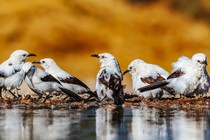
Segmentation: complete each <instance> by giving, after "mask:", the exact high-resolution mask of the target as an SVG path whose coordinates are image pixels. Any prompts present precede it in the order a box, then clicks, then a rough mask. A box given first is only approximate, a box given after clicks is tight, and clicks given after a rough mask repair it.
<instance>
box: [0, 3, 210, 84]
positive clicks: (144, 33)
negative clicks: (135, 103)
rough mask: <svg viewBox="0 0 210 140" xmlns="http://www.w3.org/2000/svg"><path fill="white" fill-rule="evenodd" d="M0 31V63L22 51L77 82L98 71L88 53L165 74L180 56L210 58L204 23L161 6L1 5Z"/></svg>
mask: <svg viewBox="0 0 210 140" xmlns="http://www.w3.org/2000/svg"><path fill="white" fill-rule="evenodd" d="M0 27H1V29H0V46H1V50H2V51H1V58H0V61H1V62H2V61H3V60H5V59H6V58H7V57H8V55H9V54H10V53H11V52H12V51H13V50H15V49H25V50H28V51H31V52H34V53H36V54H38V57H37V59H41V58H44V57H52V58H54V59H56V61H57V62H58V63H59V64H60V66H61V67H63V68H64V69H66V70H67V71H69V72H70V73H72V74H73V75H76V76H77V77H79V78H81V79H82V80H83V79H89V78H95V75H96V73H97V71H98V69H99V62H98V60H95V59H94V58H91V57H90V54H93V53H101V52H110V53H112V54H114V55H115V56H116V57H117V59H118V60H119V62H120V64H121V67H122V70H125V69H126V67H127V65H128V64H129V63H130V62H131V61H132V60H133V59H135V58H141V59H144V60H145V61H148V62H150V63H156V64H159V65H161V66H162V67H164V68H166V69H167V70H169V71H170V70H171V65H170V63H171V62H172V61H176V59H177V58H178V57H179V56H182V55H187V56H192V55H193V54H194V53H196V52H203V53H206V54H207V56H210V49H209V47H210V41H209V37H210V27H209V24H208V23H206V22H204V21H201V20H199V21H198V20H195V19H194V18H191V17H190V16H188V15H183V14H182V13H181V12H177V11H176V10H172V9H170V8H169V6H168V5H167V4H165V3H163V2H162V1H161V2H157V3H155V4H149V5H139V6H132V5H129V4H128V3H125V2H124V1H123V0H119V1H113V0H102V1H98V0H85V1H77V0H71V1H68V0H45V1H43V0H36V1H29V0H19V1H16V0H8V1H0ZM208 69H209V68H208ZM209 70H210V69H209ZM129 78H130V77H129ZM93 83H94V81H93Z"/></svg>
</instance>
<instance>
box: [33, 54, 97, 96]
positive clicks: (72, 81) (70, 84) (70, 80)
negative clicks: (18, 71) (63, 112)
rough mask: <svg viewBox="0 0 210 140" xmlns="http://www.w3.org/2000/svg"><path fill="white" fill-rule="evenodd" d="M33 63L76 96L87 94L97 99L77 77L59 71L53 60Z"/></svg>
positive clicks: (45, 59) (48, 59) (61, 70)
mask: <svg viewBox="0 0 210 140" xmlns="http://www.w3.org/2000/svg"><path fill="white" fill-rule="evenodd" d="M33 63H34V64H35V63H36V64H40V65H41V66H42V67H43V68H44V70H45V72H47V73H49V74H51V75H52V76H53V77H55V78H56V79H57V80H58V81H59V82H60V83H61V84H62V85H63V87H65V88H66V89H68V90H71V91H72V92H74V93H76V94H84V93H88V94H89V95H90V96H93V97H95V98H96V99H97V94H96V93H93V92H92V91H91V90H90V88H89V87H88V86H87V85H86V84H84V83H83V82H82V81H81V80H79V79H78V78H77V77H75V76H73V75H71V74H69V73H67V72H66V71H64V70H63V69H61V68H60V67H59V66H58V65H57V64H56V62H55V61H54V60H53V59H51V58H44V59H41V60H37V61H34V62H33Z"/></svg>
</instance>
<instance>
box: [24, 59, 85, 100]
mask: <svg viewBox="0 0 210 140" xmlns="http://www.w3.org/2000/svg"><path fill="white" fill-rule="evenodd" d="M23 71H24V72H25V82H26V84H27V85H28V87H29V88H30V89H31V90H32V91H34V92H35V93H36V94H37V95H38V96H39V97H38V100H39V99H40V98H41V97H42V95H47V96H46V98H45V100H44V102H45V101H46V100H47V99H48V98H49V97H50V95H51V94H52V93H53V92H59V93H61V92H64V93H65V94H67V95H68V96H69V97H70V98H71V99H73V100H74V101H83V98H82V97H80V96H78V95H77V94H75V93H74V92H72V91H70V90H68V89H66V88H64V87H63V86H62V85H61V83H60V82H59V81H58V80H57V79H56V78H54V77H53V76H52V75H51V74H49V73H47V72H45V71H43V70H41V69H39V68H37V67H35V66H34V65H33V64H32V63H31V62H26V63H25V64H24V65H23ZM38 100H37V101H38Z"/></svg>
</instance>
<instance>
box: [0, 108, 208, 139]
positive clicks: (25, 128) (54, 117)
mask: <svg viewBox="0 0 210 140" xmlns="http://www.w3.org/2000/svg"><path fill="white" fill-rule="evenodd" d="M206 112H207V111H206V110H188V111H183V110H177V109H172V110H156V109H151V108H150V109H149V108H138V109H123V108H121V107H117V108H114V109H105V108H102V107H101V108H91V109H87V110H68V109H58V110H52V109H36V110H24V109H6V110H0V139H1V140H9V139H15V140H28V139H30V140H34V139H36V140H37V139H39V140H48V139H50V140H57V139H59V140H64V139H73V140H80V139H85V140H93V139H98V140H118V139H119V140H132V139H133V140H139V139H143V140H154V139H155V140H182V139H185V140H187V139H189V140H198V139H199V140H209V139H210V116H209V115H207V113H206Z"/></svg>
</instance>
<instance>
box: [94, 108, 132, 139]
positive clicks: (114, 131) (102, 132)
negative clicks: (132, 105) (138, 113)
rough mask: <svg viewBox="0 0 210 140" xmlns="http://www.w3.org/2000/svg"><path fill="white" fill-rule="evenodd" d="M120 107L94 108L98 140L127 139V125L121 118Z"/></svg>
mask: <svg viewBox="0 0 210 140" xmlns="http://www.w3.org/2000/svg"><path fill="white" fill-rule="evenodd" d="M123 116H124V110H123V108H122V107H117V108H115V109H105V108H99V109H97V110H96V136H97V139H98V140H116V139H120V140H124V139H125V140H127V139H128V134H129V132H128V126H127V125H126V123H125V122H124V119H123Z"/></svg>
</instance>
